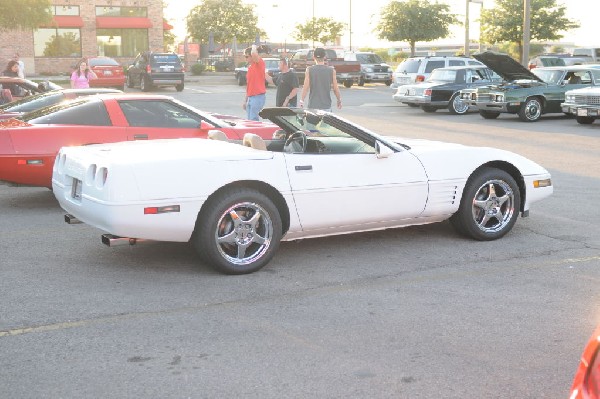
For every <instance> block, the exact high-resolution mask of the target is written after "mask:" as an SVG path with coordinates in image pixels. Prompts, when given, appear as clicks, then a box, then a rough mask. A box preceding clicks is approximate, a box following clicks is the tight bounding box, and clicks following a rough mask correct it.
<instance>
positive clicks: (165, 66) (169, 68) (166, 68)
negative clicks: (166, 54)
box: [160, 65, 175, 72]
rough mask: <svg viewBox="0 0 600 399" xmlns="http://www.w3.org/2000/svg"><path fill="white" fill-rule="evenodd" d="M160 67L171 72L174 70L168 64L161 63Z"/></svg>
mask: <svg viewBox="0 0 600 399" xmlns="http://www.w3.org/2000/svg"><path fill="white" fill-rule="evenodd" d="M160 69H162V70H163V71H165V72H171V71H174V70H175V67H173V66H169V65H161V67H160Z"/></svg>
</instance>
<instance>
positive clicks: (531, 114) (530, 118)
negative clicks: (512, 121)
mask: <svg viewBox="0 0 600 399" xmlns="http://www.w3.org/2000/svg"><path fill="white" fill-rule="evenodd" d="M543 112H544V105H543V103H542V100H540V98H539V97H531V98H528V99H527V100H525V102H524V103H523V104H522V105H521V108H520V109H519V119H521V120H522V121H523V122H536V121H538V120H539V119H540V116H542V113H543Z"/></svg>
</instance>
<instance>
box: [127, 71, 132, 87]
mask: <svg viewBox="0 0 600 399" xmlns="http://www.w3.org/2000/svg"><path fill="white" fill-rule="evenodd" d="M126 83H127V87H129V88H130V89H132V88H133V78H132V77H131V74H130V73H128V74H127V82H126Z"/></svg>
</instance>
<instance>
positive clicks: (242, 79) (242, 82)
mask: <svg viewBox="0 0 600 399" xmlns="http://www.w3.org/2000/svg"><path fill="white" fill-rule="evenodd" d="M237 83H238V86H243V85H245V84H246V79H244V78H243V77H242V75H238V76H237Z"/></svg>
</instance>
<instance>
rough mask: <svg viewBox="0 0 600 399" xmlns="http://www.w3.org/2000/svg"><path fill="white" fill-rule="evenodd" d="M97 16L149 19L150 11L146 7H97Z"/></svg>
mask: <svg viewBox="0 0 600 399" xmlns="http://www.w3.org/2000/svg"><path fill="white" fill-rule="evenodd" d="M96 16H98V17H147V16H148V9H147V8H146V7H113V6H96Z"/></svg>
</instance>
